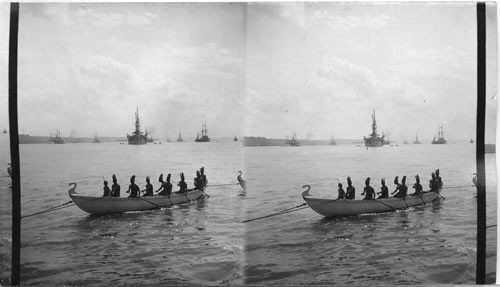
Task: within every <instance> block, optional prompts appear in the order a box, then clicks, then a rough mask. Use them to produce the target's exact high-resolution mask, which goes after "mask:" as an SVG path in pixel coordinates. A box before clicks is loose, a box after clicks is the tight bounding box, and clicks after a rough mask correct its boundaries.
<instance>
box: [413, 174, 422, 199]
mask: <svg viewBox="0 0 500 287" xmlns="http://www.w3.org/2000/svg"><path fill="white" fill-rule="evenodd" d="M415 181H416V182H415V184H413V188H414V189H415V192H414V193H413V194H412V195H420V194H422V192H423V188H422V185H421V184H420V177H419V176H418V174H417V175H416V176H415Z"/></svg>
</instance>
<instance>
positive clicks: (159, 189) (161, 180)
mask: <svg viewBox="0 0 500 287" xmlns="http://www.w3.org/2000/svg"><path fill="white" fill-rule="evenodd" d="M158 181H159V182H160V188H158V190H157V191H155V192H160V193H159V194H163V190H164V189H163V187H164V185H163V173H162V174H160V177H159V178H158Z"/></svg>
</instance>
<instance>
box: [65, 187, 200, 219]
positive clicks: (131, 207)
mask: <svg viewBox="0 0 500 287" xmlns="http://www.w3.org/2000/svg"><path fill="white" fill-rule="evenodd" d="M70 185H73V187H72V188H71V189H69V190H68V194H69V197H71V200H73V202H74V203H75V204H76V206H78V207H79V208H80V209H81V210H83V211H85V212H87V213H90V214H91V215H103V214H112V213H121V212H127V211H143V210H151V209H158V208H162V207H169V206H172V205H175V204H181V203H186V202H188V201H191V200H197V199H198V198H200V197H202V196H203V195H205V193H204V192H203V191H202V190H199V189H195V190H191V191H188V192H187V193H186V194H183V193H172V194H171V195H170V196H166V195H154V196H145V197H138V198H129V197H98V196H83V195H78V194H77V193H76V191H75V189H76V186H77V184H76V183H70Z"/></svg>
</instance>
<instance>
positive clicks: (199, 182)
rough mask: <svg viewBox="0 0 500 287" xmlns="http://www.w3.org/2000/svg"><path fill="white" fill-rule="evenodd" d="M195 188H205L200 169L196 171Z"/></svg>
mask: <svg viewBox="0 0 500 287" xmlns="http://www.w3.org/2000/svg"><path fill="white" fill-rule="evenodd" d="M194 189H198V190H201V189H203V178H202V177H201V173H200V171H199V170H197V171H196V177H195V178H194Z"/></svg>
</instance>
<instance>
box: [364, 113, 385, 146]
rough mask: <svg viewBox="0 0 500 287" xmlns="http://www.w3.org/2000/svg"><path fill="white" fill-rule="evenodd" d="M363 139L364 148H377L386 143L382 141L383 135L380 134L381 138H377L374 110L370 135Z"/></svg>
mask: <svg viewBox="0 0 500 287" xmlns="http://www.w3.org/2000/svg"><path fill="white" fill-rule="evenodd" d="M363 139H364V141H365V146H366V147H379V146H383V145H384V144H386V141H385V140H384V134H382V136H379V135H378V133H377V120H376V119H375V110H373V115H372V133H371V134H370V136H369V137H363Z"/></svg>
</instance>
